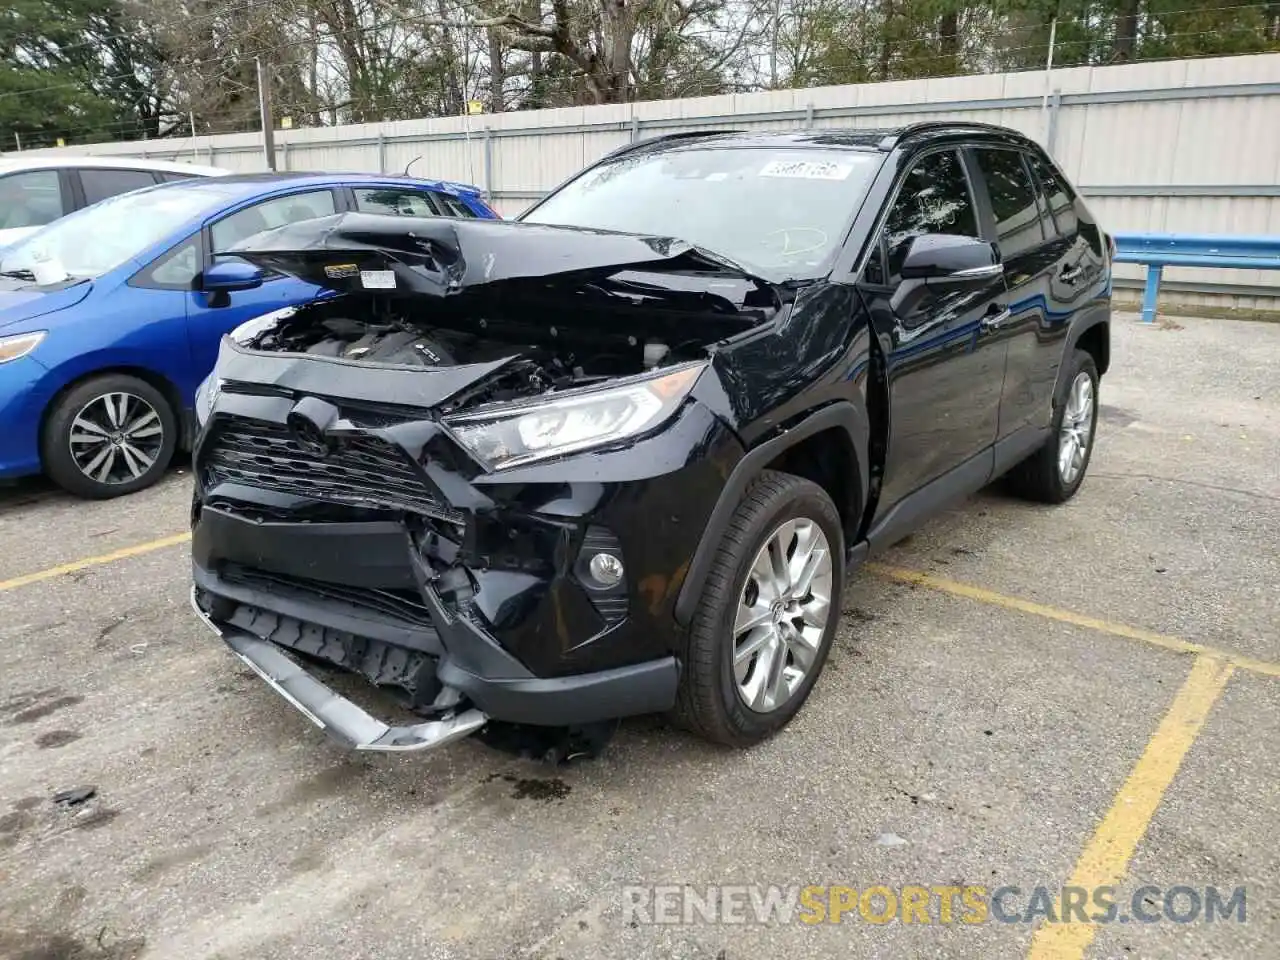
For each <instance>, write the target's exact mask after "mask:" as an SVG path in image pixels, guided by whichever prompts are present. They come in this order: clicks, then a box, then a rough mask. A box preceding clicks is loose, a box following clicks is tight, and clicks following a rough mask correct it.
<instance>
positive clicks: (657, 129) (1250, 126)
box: [41, 54, 1280, 310]
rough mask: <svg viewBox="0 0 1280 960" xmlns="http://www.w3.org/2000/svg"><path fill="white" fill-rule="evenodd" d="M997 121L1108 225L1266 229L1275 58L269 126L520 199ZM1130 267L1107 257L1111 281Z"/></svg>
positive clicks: (236, 140)
mask: <svg viewBox="0 0 1280 960" xmlns="http://www.w3.org/2000/svg"><path fill="white" fill-rule="evenodd" d="M944 118H956V119H968V120H980V121H983V122H987V123H999V124H1004V125H1007V126H1010V127H1014V128H1016V129H1019V130H1022V131H1024V132H1025V133H1028V134H1030V135H1031V136H1033V137H1035V138H1036V139H1038V140H1039V141H1040V142H1041V143H1044V144H1045V145H1046V146H1048V148H1049V149H1050V150H1051V152H1052V153H1053V155H1054V156H1055V157H1056V158H1057V159H1058V161H1059V162H1060V163H1061V164H1062V165H1063V166H1064V168H1065V169H1066V172H1067V174H1068V175H1069V176H1070V177H1071V178H1072V180H1073V181H1074V182H1075V183H1076V184H1077V185H1079V186H1080V188H1081V190H1082V192H1083V193H1084V194H1085V195H1086V197H1087V198H1088V199H1089V201H1090V206H1091V207H1092V208H1093V209H1094V211H1095V212H1096V213H1097V214H1098V216H1099V217H1100V218H1101V220H1102V221H1103V223H1104V225H1105V226H1106V227H1107V228H1108V229H1110V230H1113V231H1142V232H1178V233H1227V234H1272V235H1276V234H1280V54H1264V55H1257V56H1246V57H1224V58H1213V59H1202V60H1177V61H1167V62H1161V63H1148V64H1133V65H1127V66H1114V67H1073V68H1068V69H1063V70H1055V71H1054V72H1053V73H1052V75H1051V76H1050V77H1049V78H1048V79H1047V82H1046V76H1045V74H1044V73H1043V72H1034V71H1033V72H1023V73H1010V74H992V75H987V76H975V77H952V78H945V79H936V80H907V81H898V82H892V83H877V84H862V85H852V86H838V87H818V88H813V89H802V90H782V91H776V92H764V93H749V94H735V95H726V96H716V97H698V98H693V99H684V100H668V101H656V102H649V103H637V104H626V105H619V106H600V107H571V108H562V109H556V110H541V111H535V112H521V113H508V114H497V115H482V116H474V117H448V118H443V119H431V120H404V121H396V122H389V123H380V124H360V125H351V126H342V127H322V128H307V129H294V130H280V131H277V132H276V152H277V166H278V167H279V169H282V170H285V169H288V170H333V171H337V170H362V171H381V172H401V171H403V170H404V169H405V167H406V166H407V165H408V164H409V163H410V162H411V161H414V160H415V158H419V157H420V158H421V159H418V160H417V161H416V162H414V163H413V169H412V172H413V173H415V174H418V175H421V176H430V177H440V178H447V179H454V180H464V181H468V182H471V183H475V184H478V185H481V186H483V187H484V188H485V189H486V190H487V191H488V192H489V195H490V197H491V198H492V199H493V201H494V204H495V206H496V207H497V208H498V209H499V210H500V211H501V212H502V213H504V214H505V215H512V214H514V213H517V212H519V211H520V210H521V209H523V208H524V207H525V206H527V205H528V203H529V202H530V201H532V200H533V199H536V198H537V197H538V196H540V195H541V194H542V193H543V192H545V191H546V190H548V189H550V188H551V187H553V186H555V185H556V184H557V183H558V182H559V181H560V180H562V179H564V178H565V177H567V176H569V175H570V174H572V173H573V172H574V171H575V170H577V169H579V168H580V167H582V166H583V165H584V164H586V163H589V162H590V161H592V160H595V159H596V158H598V157H599V156H601V155H602V154H604V153H605V152H607V151H608V150H611V149H612V148H614V147H617V146H619V145H621V144H624V143H626V142H628V141H631V140H635V139H639V138H642V137H648V136H654V135H658V134H663V133H670V132H674V131H677V130H684V129H690V128H695V127H696V128H705V129H717V128H723V129H739V128H751V129H781V128H789V127H811V128H823V127H847V126H854V127H878V126H893V125H898V124H902V123H910V122H914V121H919V120H931V119H944ZM41 152H80V153H85V152H89V153H95V154H111V155H116V156H120V155H135V156H142V155H145V156H149V157H157V158H167V159H173V158H176V159H189V160H192V161H198V162H201V163H212V164H215V165H218V166H222V167H227V168H230V169H238V170H262V169H265V161H264V157H263V153H262V142H261V135H260V134H233V135H225V136H214V137H198V138H195V139H194V140H192V139H190V138H188V139H185V140H165V141H151V142H149V143H148V142H136V141H135V142H131V143H119V144H97V145H92V146H87V147H82V148H67V150H65V151H41ZM1138 277H1139V270H1138V269H1137V268H1134V267H1132V266H1129V265H1122V266H1120V267H1119V268H1118V282H1119V283H1120V284H1121V285H1130V284H1137V283H1138V282H1139V281H1138ZM1163 289H1164V290H1166V291H1167V294H1168V296H1169V298H1170V299H1174V300H1178V301H1181V302H1183V303H1186V304H1187V305H1188V306H1201V305H1202V306H1212V307H1223V306H1227V307H1238V308H1242V309H1246V310H1252V309H1276V308H1277V307H1280V289H1278V288H1277V287H1276V281H1275V275H1274V274H1273V275H1268V274H1266V273H1265V272H1262V271H1248V270H1213V271H1208V270H1194V271H1192V270H1188V271H1178V270H1170V271H1169V274H1168V280H1167V282H1166V285H1165V287H1164V288H1163Z"/></svg>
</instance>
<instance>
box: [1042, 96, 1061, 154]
mask: <svg viewBox="0 0 1280 960" xmlns="http://www.w3.org/2000/svg"><path fill="white" fill-rule="evenodd" d="M1061 108H1062V91H1061V90H1055V91H1053V93H1052V94H1051V95H1050V97H1049V129H1048V131H1047V132H1046V133H1045V145H1044V148H1045V149H1046V150H1047V151H1049V156H1051V157H1052V156H1053V155H1054V149H1053V148H1054V146H1055V145H1056V144H1057V141H1058V111H1059V110H1060V109H1061Z"/></svg>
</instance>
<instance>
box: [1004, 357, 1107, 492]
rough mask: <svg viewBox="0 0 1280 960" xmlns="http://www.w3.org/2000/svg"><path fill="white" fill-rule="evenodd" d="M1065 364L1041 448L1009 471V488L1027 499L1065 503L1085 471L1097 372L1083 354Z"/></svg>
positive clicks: (1095, 422) (1095, 424)
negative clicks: (1050, 425) (1050, 428)
mask: <svg viewBox="0 0 1280 960" xmlns="http://www.w3.org/2000/svg"><path fill="white" fill-rule="evenodd" d="M1070 364H1071V366H1070V369H1069V370H1068V371H1067V376H1066V378H1065V381H1066V393H1065V395H1064V396H1063V398H1062V401H1061V402H1060V403H1059V404H1057V410H1056V411H1055V413H1054V417H1053V432H1052V433H1051V434H1050V436H1049V439H1048V440H1047V441H1045V444H1044V446H1043V447H1041V448H1040V449H1039V450H1037V451H1036V452H1035V453H1033V454H1032V455H1031V456H1030V457H1028V458H1027V459H1026V460H1024V461H1023V462H1022V463H1020V464H1018V465H1017V466H1016V467H1014V468H1013V470H1011V471H1010V472H1009V476H1008V484H1009V487H1010V489H1011V490H1012V491H1013V492H1014V493H1016V494H1017V495H1018V496H1021V497H1025V498H1026V499H1028V500H1037V501H1039V502H1040V503H1065V502H1066V501H1068V500H1070V499H1071V498H1072V497H1074V496H1075V495H1076V491H1078V490H1079V489H1080V485H1081V484H1082V483H1083V482H1084V475H1085V473H1086V472H1087V471H1088V469H1089V460H1090V458H1091V457H1092V456H1093V440H1094V436H1095V435H1096V434H1097V429H1098V385H1099V377H1098V367H1097V364H1095V363H1094V362H1093V357H1092V356H1091V355H1090V354H1088V353H1086V352H1085V351H1083V350H1076V351H1074V352H1073V353H1072V355H1071V358H1070Z"/></svg>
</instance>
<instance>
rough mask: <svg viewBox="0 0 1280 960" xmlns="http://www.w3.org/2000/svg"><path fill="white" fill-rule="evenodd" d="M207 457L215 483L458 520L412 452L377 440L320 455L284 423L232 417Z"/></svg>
mask: <svg viewBox="0 0 1280 960" xmlns="http://www.w3.org/2000/svg"><path fill="white" fill-rule="evenodd" d="M201 459H202V460H203V467H204V471H205V476H206V479H207V480H208V483H209V485H210V486H212V485H213V484H216V483H223V482H229V483H241V484H245V485H246V486H249V487H256V488H258V489H260V490H272V491H276V492H278V493H286V494H293V495H295V496H299V497H308V498H310V499H312V500H320V501H323V502H327V503H339V504H344V505H347V506H352V507H365V508H370V507H372V508H382V509H388V510H402V511H406V512H409V513H421V514H426V515H428V516H434V517H440V518H442V519H447V520H452V521H455V522H457V521H458V519H459V518H458V514H457V512H456V511H454V510H452V509H450V508H449V507H448V506H447V505H445V504H442V503H441V502H440V501H439V500H438V499H437V498H436V497H434V496H433V495H432V494H431V492H430V491H429V490H428V489H427V487H426V486H425V484H424V483H423V481H422V479H421V477H420V476H419V474H418V471H417V469H416V468H415V467H414V465H413V464H412V463H411V462H410V461H409V458H408V456H407V455H406V454H405V453H404V452H403V451H401V450H400V449H398V448H397V447H394V446H392V445H391V444H389V443H387V442H385V441H383V440H380V439H378V438H377V437H348V438H345V439H344V440H343V442H342V443H340V444H339V445H338V447H337V449H335V450H333V451H331V452H330V453H329V454H328V455H327V456H320V455H319V454H318V453H313V452H312V451H310V450H308V449H307V448H306V447H304V446H303V445H302V444H300V443H299V442H298V441H297V439H296V438H295V437H294V436H293V433H292V431H290V430H289V428H288V427H286V426H284V425H283V424H276V423H267V422H264V421H260V420H243V419H239V418H233V419H227V420H225V421H223V422H222V423H221V424H220V425H219V426H218V428H217V430H216V432H215V433H214V435H213V436H211V437H210V438H209V439H208V440H207V441H206V442H205V445H204V449H203V451H202V456H201Z"/></svg>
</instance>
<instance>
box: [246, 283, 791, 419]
mask: <svg viewBox="0 0 1280 960" xmlns="http://www.w3.org/2000/svg"><path fill="white" fill-rule="evenodd" d="M593 287H594V289H592V290H590V291H582V290H578V291H576V293H577V294H578V295H577V296H573V297H572V299H570V296H571V295H570V294H569V291H564V290H559V289H557V290H554V291H550V290H546V289H543V290H539V291H536V292H535V291H525V295H523V296H518V295H513V293H512V292H511V291H509V290H508V291H504V295H503V296H500V297H493V296H483V297H482V296H476V295H471V296H467V297H459V298H457V299H456V300H451V301H445V302H434V303H426V304H424V303H423V300H422V299H421V298H413V299H401V298H395V297H384V296H369V295H367V294H359V293H353V294H348V295H346V296H340V297H336V298H333V299H329V300H323V301H318V302H314V303H311V304H307V305H305V306H302V307H299V308H297V309H296V310H295V311H293V312H292V313H291V314H290V315H287V316H281V317H279V318H278V319H277V320H276V321H275V322H274V323H272V324H271V325H269V326H267V327H266V328H265V329H263V330H261V331H259V332H257V333H256V334H255V335H254V336H253V337H252V339H249V340H247V341H246V342H242V343H241V346H243V347H248V348H249V349H251V350H255V351H263V352H281V353H291V354H302V355H305V356H312V357H325V358H329V359H334V360H342V361H347V362H350V363H361V364H364V363H367V364H377V365H392V366H400V367H404V366H407V367H420V368H441V367H456V366H461V365H468V364H490V363H495V362H501V361H503V360H506V361H507V362H506V363H505V364H503V365H502V367H501V369H500V371H499V373H498V374H497V375H496V376H494V377H490V378H488V379H487V380H486V381H485V382H484V384H483V385H480V384H477V385H476V387H477V389H473V390H469V391H466V392H465V393H464V394H462V395H459V396H457V397H455V398H454V401H453V403H451V404H450V405H449V407H447V408H445V409H446V411H447V410H448V409H450V408H452V409H456V408H457V407H458V406H461V405H463V404H474V403H477V402H480V403H489V402H501V401H504V400H514V399H520V398H523V397H531V396H536V395H538V394H542V393H546V392H548V391H557V390H565V389H570V388H574V387H583V386H590V385H591V384H593V383H598V382H602V381H606V380H610V379H613V378H616V377H626V376H632V375H635V374H640V373H645V372H647V371H651V370H656V369H659V368H661V367H664V366H668V365H670V364H674V363H682V362H686V361H689V360H696V359H702V358H705V357H706V356H707V355H708V352H709V350H710V349H711V348H713V345H714V344H715V343H716V342H718V341H719V340H722V339H725V338H726V337H728V336H732V335H733V334H736V333H740V332H742V331H744V330H748V329H751V328H752V327H754V326H756V325H757V324H758V323H759V322H760V317H761V316H768V315H770V314H771V313H772V311H771V310H769V311H763V310H761V311H757V310H752V309H746V310H739V309H738V308H737V307H735V306H734V305H733V304H731V303H729V302H728V301H724V302H720V298H719V297H713V298H712V299H713V300H714V301H716V306H715V307H713V308H712V309H711V310H708V311H706V312H702V311H694V310H689V309H688V306H689V304H688V303H687V302H686V301H687V299H688V298H689V296H690V295H689V294H687V293H684V292H679V293H677V294H675V298H676V299H677V300H678V301H680V302H679V304H678V305H673V304H671V303H662V302H661V301H660V300H659V298H658V297H654V296H652V295H646V296H643V297H638V296H637V295H636V294H635V293H634V292H632V291H628V293H627V294H621V295H620V294H618V293H613V292H608V291H607V290H606V289H605V285H602V284H599V283H598V282H597V283H596V284H595V285H593ZM584 293H586V295H585V296H584V295H583V294H584ZM517 296H518V299H517ZM695 296H697V295H695ZM702 299H705V295H704V298H702ZM575 300H576V301H578V302H573V301H575ZM583 301H585V302H583ZM654 301H659V303H658V304H655V303H654ZM699 305H702V304H701V303H700V304H699ZM517 307H518V313H519V314H523V316H519V318H518V319H517V318H515V317H513V316H512V314H516V313H517V310H516V309H515V308H517ZM625 307H629V308H630V309H624V308H625ZM620 312H624V313H625V314H627V315H624V316H619V315H618V314H619V313H620ZM691 334H693V335H691Z"/></svg>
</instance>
